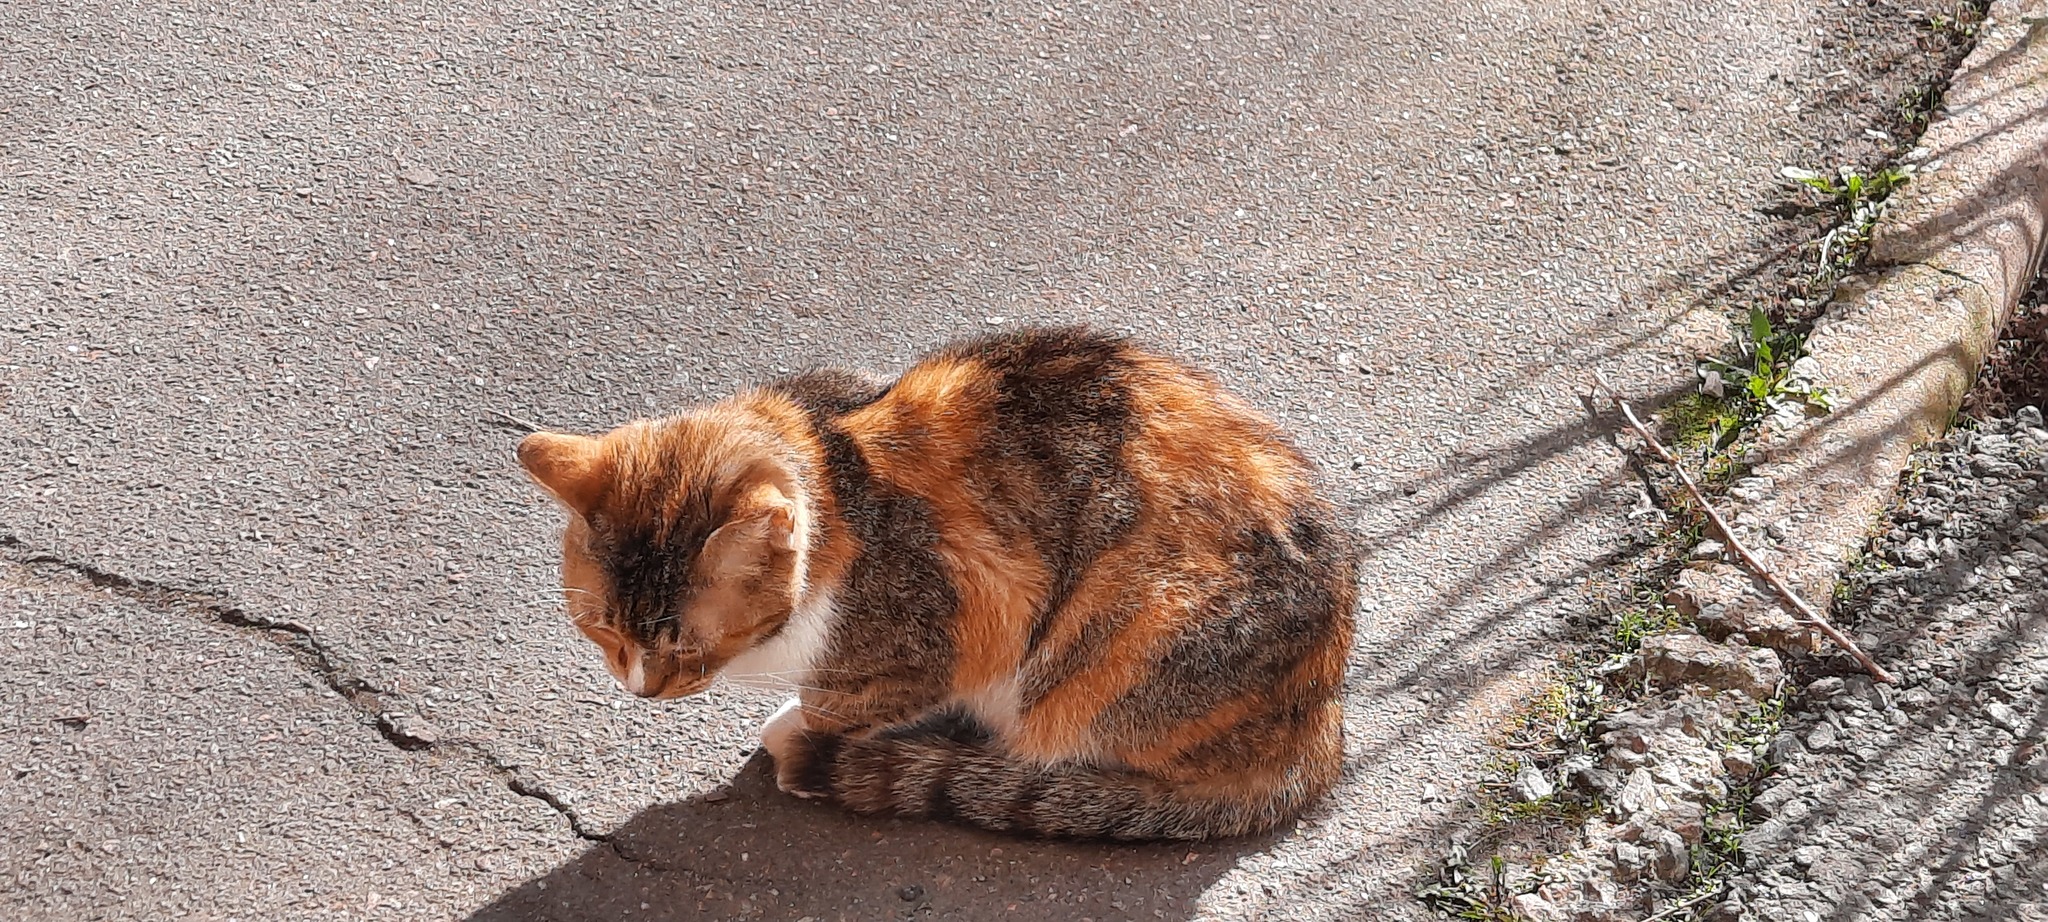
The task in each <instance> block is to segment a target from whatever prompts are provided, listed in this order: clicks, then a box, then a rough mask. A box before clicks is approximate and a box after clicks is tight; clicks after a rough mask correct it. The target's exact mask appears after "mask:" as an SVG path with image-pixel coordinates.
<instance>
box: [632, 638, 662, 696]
mask: <svg viewBox="0 0 2048 922" xmlns="http://www.w3.org/2000/svg"><path fill="white" fill-rule="evenodd" d="M628 657H629V658H630V659H631V662H630V663H629V664H628V665H627V666H626V683H625V684H626V690H627V691H629V692H632V693H633V694H636V695H639V696H640V697H642V698H652V697H655V696H657V695H659V694H661V690H662V689H663V688H665V687H667V686H668V679H669V670H668V668H667V666H666V664H665V662H664V661H663V660H660V659H656V658H653V657H650V656H648V655H647V651H645V650H641V651H637V652H634V653H631V654H628Z"/></svg>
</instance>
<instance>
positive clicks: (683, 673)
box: [619, 652, 716, 699]
mask: <svg viewBox="0 0 2048 922" xmlns="http://www.w3.org/2000/svg"><path fill="white" fill-rule="evenodd" d="M715 677H716V674H715V673H714V672H712V671H711V670H708V669H706V668H704V664H703V663H684V662H681V661H678V660H674V659H668V658H665V657H661V656H657V655H652V654H648V653H645V652H643V653H641V654H639V655H638V656H636V657H634V658H633V661H632V665H631V666H629V667H628V668H627V669H626V674H625V675H623V676H621V677H620V679H619V682H620V684H622V685H624V686H626V690H627V691H629V692H632V693H633V694H635V695H639V696H640V697H642V698H656V699H667V698H683V697H687V696H689V695H694V694H696V693H698V692H701V691H703V690H704V689H706V688H709V687H711V680H712V679H713V678H715Z"/></svg>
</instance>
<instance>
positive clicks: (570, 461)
mask: <svg viewBox="0 0 2048 922" xmlns="http://www.w3.org/2000/svg"><path fill="white" fill-rule="evenodd" d="M519 466H520V467H523V468H526V473H527V474H528V475H529V476H531V477H532V478H533V482H534V483H537V484H540V487H541V489H543V490H546V491H548V492H549V493H551V494H553V495H554V497H555V498H556V499H558V500H561V502H562V505H564V506H567V507H569V509H570V511H572V512H575V513H576V514H577V515H580V516H583V517H585V518H588V517H589V516H590V511H591V510H592V509H594V508H596V506H597V501H598V500H599V499H601V498H602V497H603V496H604V492H605V489H606V488H607V487H610V486H611V481H612V466H611V458H610V456H609V455H608V454H607V453H606V452H605V450H604V443H603V442H600V441H598V440H597V439H593V438H590V437H589V436H582V435H569V434H567V433H561V432H536V433H534V434H532V435H529V436H527V437H526V438H523V439H520V440H519Z"/></svg>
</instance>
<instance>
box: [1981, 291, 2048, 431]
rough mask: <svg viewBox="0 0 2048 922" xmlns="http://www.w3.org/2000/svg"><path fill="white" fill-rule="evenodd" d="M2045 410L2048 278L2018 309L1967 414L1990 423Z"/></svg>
mask: <svg viewBox="0 0 2048 922" xmlns="http://www.w3.org/2000/svg"><path fill="white" fill-rule="evenodd" d="M2039 406H2048V275H2043V276H2042V277H2040V278H2037V279H2035V280H2034V287H2032V288H2030V289H2028V290H2027V293H2026V294H2025V295H2024V296H2022V297H2021V298H2020V303H2019V306H2018V307H2016V308H2014V309H2013V314H2012V319H2011V320H2009V321H2007V322H2006V325H2005V332H2004V333H2002V334H2001V335H2000V336H1999V338H1998V348H1997V349H1995V350H1993V351H1992V353H1991V357H1990V358H1988V359H1986V360H1985V362H1984V370H1983V371H1982V372H1980V373H1979V375H1978V377H1977V387H1976V389H1975V390H1973V391H1971V392H1970V394H1969V396H1967V397H1965V398H1963V411H1962V412H1963V415H1964V416H1965V417H1968V418H1970V419H1974V420H1986V419H1992V418H1996V417H2001V416H2008V415H2011V414H2012V412H2013V411H2015V410H2017V409H2019V408H2020V407H2039Z"/></svg>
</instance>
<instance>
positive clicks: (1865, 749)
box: [1737, 408, 2048, 922]
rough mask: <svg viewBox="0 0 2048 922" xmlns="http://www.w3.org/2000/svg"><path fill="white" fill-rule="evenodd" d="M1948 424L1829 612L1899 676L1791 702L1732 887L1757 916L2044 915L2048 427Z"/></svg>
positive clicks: (2006, 422)
mask: <svg viewBox="0 0 2048 922" xmlns="http://www.w3.org/2000/svg"><path fill="white" fill-rule="evenodd" d="M2015 416H2016V419H2017V421H2016V420H2015V419H1999V420H1994V421H1991V422H1988V423H1986V424H1984V425H1983V426H1982V427H1981V428H1979V429H1977V430H1975V431H1970V430H1963V431H1958V432H1957V433H1955V434H1954V435H1953V436H1952V437H1951V438H1950V439H1949V441H1948V442H1947V443H1945V444H1943V445H1939V446H1937V447H1936V448H1934V449H1931V450H1928V451H1925V452H1922V453H1921V454H1920V455H1919V456H1918V457H1917V459H1916V461H1917V464H1918V466H1919V467H1921V468H1922V469H1923V471H1924V473H1923V474H1922V476H1921V478H1920V480H1919V482H1918V483H1916V484H1913V485H1912V486H1911V487H1909V489H1908V491H1907V494H1906V499H1905V501H1904V503H1903V504H1902V505H1901V506H1900V507H1899V509H1898V511H1897V513H1896V514H1895V515H1894V516H1893V517H1892V521H1891V525H1890V528H1889V529H1888V530H1887V531H1886V532H1885V533H1884V535H1883V536H1882V537H1881V538H1880V539H1879V540H1878V542H1877V544H1876V546H1875V553H1876V554H1878V555H1880V556H1881V557H1882V558H1883V559H1884V560H1885V561H1886V562H1887V563H1888V564H1890V565H1891V566H1890V568H1887V569H1882V570H1877V571H1874V572H1873V571H1869V570H1866V571H1862V572H1860V573H1859V574H1858V575H1857V576H1856V577H1855V582H1854V586H1855V591H1856V595H1855V597H1854V598H1853V600H1852V601H1851V602H1850V603H1849V604H1848V605H1847V606H1845V610H1844V611H1843V617H1842V620H1843V621H1844V622H1845V623H1848V624H1851V625H1853V626H1854V630H1855V631H1856V632H1857V633H1859V634H1860V635H1863V636H1865V637H1867V638H1869V639H1870V640H1871V641H1872V642H1871V643H1870V644H1869V646H1870V647H1872V648H1873V652H1874V655H1876V656H1877V657H1878V659H1879V660H1880V661H1881V662H1883V663H1884V664H1885V665H1886V666H1887V667H1888V668H1891V669H1895V670H1896V671H1897V672H1898V673H1899V675H1900V677H1901V680H1902V681H1901V684H1900V685H1899V686H1898V687H1896V688H1888V687H1882V686H1874V685H1873V684H1872V683H1871V682H1870V681H1869V680H1868V679H1866V678H1864V677H1862V676H1860V675H1857V674H1854V673H1845V674H1844V675H1840V676H1830V677H1823V678H1820V679H1818V680H1816V681H1814V682H1813V683H1811V684H1810V685H1809V686H1808V687H1807V688H1806V689H1805V691H1804V692H1803V693H1802V694H1801V695H1800V696H1799V697H1798V698H1797V699H1795V706H1794V707H1793V708H1792V709H1791V711H1790V712H1789V713H1788V715H1787V719H1786V724H1785V727H1786V732H1785V734H1784V736H1782V737H1781V738H1780V739H1779V740H1778V742H1776V743H1774V744H1773V745H1772V747H1771V755H1772V757H1773V760H1774V761H1775V762H1776V763H1777V770H1776V772H1775V773H1774V774H1772V775H1771V776H1769V778H1768V779H1767V781H1766V783H1765V784H1764V786H1763V788H1762V790H1761V791H1760V792H1759V794H1758V795H1757V799H1756V802H1755V809H1756V811H1757V813H1758V814H1759V815H1760V816H1761V817H1762V821H1761V822H1760V823H1758V825H1756V826H1754V827H1753V828H1752V829H1751V830H1750V831H1749V833H1748V834H1747V835H1745V836H1744V837H1743V849H1744V852H1745V854H1746V855H1747V856H1748V858H1747V860H1748V862H1749V867H1748V869H1747V870H1746V871H1745V873H1744V875H1743V876H1742V877H1741V878H1740V880H1739V881H1738V882H1737V886H1738V888H1739V889H1740V890H1741V891H1742V892H1743V893H1744V895H1745V897H1746V898H1747V903H1748V915H1747V916H1746V918H1751V919H1758V920H1763V919H1771V920H1793V922H1800V920H1814V919H1824V920H1851V919H1854V920H1866V919H1868V920H1879V919H1884V920H1915V922H1947V920H2032V922H2038V920H2043V919H2048V867H2044V866H2043V864H2042V862H2041V860H2040V856H2041V854H2042V848H2043V847H2044V844H2048V705H2044V702H2048V580H2044V572H2043V570H2044V567H2048V431H2044V430H2042V429H2041V428H2040V426H2041V415H2040V413H2039V412H2038V411H2037V410H2034V409H2032V408H2028V409H2023V410H2022V411H2021V412H2020V413H2018V414H2015Z"/></svg>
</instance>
